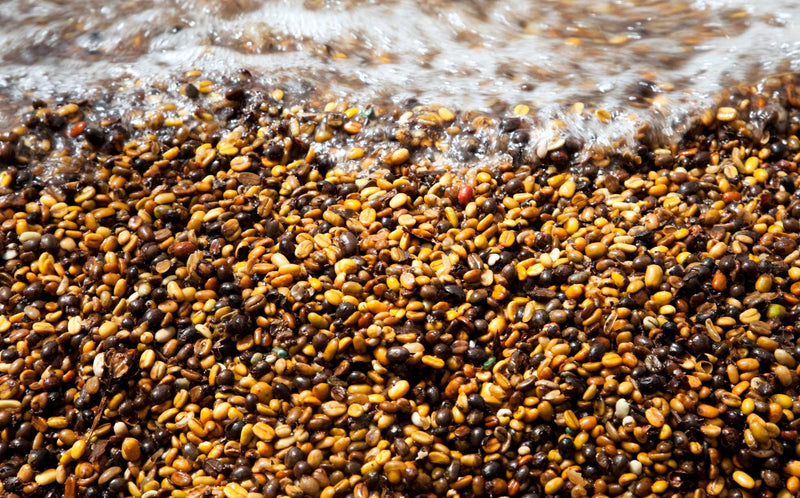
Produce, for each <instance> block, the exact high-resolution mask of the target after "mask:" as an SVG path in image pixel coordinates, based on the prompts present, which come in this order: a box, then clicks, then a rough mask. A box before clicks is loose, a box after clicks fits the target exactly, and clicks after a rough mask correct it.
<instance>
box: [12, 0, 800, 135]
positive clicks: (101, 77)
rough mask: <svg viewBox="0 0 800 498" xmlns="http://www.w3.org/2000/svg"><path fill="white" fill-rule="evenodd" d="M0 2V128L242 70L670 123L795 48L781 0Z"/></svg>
mask: <svg viewBox="0 0 800 498" xmlns="http://www.w3.org/2000/svg"><path fill="white" fill-rule="evenodd" d="M0 5H2V7H3V8H2V9H0V11H2V12H3V14H0V24H2V25H3V26H4V28H3V29H2V32H0V47H2V48H0V60H2V62H3V64H2V67H0V95H1V96H2V98H3V99H4V100H5V102H6V110H5V111H0V119H2V120H3V121H7V120H8V118H9V116H8V114H9V112H13V110H15V109H16V108H17V107H18V106H19V105H20V104H23V103H27V101H29V100H30V98H31V97H32V96H35V97H51V96H53V95H64V94H68V95H72V96H80V95H82V94H89V95H91V91H92V90H95V91H97V90H102V91H108V90H113V91H119V90H122V89H125V88H129V87H131V86H136V85H140V84H141V83H142V82H143V81H144V82H149V83H152V82H161V83H166V82H170V81H173V80H174V79H175V78H176V76H178V75H180V74H182V73H183V72H185V71H188V70H200V71H202V72H203V73H204V74H208V75H215V76H218V77H225V76H231V75H234V74H236V73H237V72H238V71H240V70H242V69H247V70H249V71H250V72H251V73H252V74H254V75H255V76H256V78H257V79H258V80H259V81H261V82H262V83H265V84H268V85H283V86H286V87H288V88H289V89H295V90H297V91H298V92H299V93H303V92H304V91H307V90H312V89H313V90H316V92H312V93H317V94H319V93H321V92H322V91H324V90H331V91H333V92H334V93H335V94H336V95H339V96H341V97H345V98H347V99H348V100H350V101H353V102H359V103H365V102H373V101H378V100H388V101H391V102H393V103H396V104H400V105H403V104H405V103H406V102H407V101H408V99H410V98H413V99H415V100H416V101H419V102H423V103H440V104H444V105H450V106H454V107H457V108H462V109H466V108H473V109H483V110H488V109H498V108H499V107H501V105H500V104H499V103H503V104H511V105H516V104H526V105H528V106H529V107H530V109H531V112H532V114H535V115H541V116H552V115H554V114H559V112H560V111H561V110H563V109H565V108H566V107H568V106H569V105H572V104H574V103H575V102H582V103H585V104H587V105H594V106H598V107H602V108H605V109H611V110H614V109H617V110H622V111H623V112H625V113H632V114H634V115H637V116H642V115H645V116H647V117H648V118H649V117H650V116H652V115H653V114H655V115H657V116H663V115H668V116H674V119H672V118H671V119H672V120H676V121H677V120H680V119H682V118H683V116H684V115H685V113H686V112H687V111H688V110H690V109H692V108H693V106H695V105H696V104H697V103H698V102H703V101H705V99H707V98H708V96H711V95H715V94H716V93H718V92H719V91H720V90H721V89H722V88H724V87H726V86H728V85H730V84H731V83H733V82H737V81H747V80H753V79H755V78H759V77H762V76H765V75H767V74H770V73H774V72H779V71H785V70H791V69H797V67H796V66H797V65H798V64H797V63H796V62H792V61H796V60H798V57H797V55H798V52H800V45H799V44H798V40H797V39H796V36H795V35H794V33H796V32H797V27H798V26H797V24H798V21H797V19H800V12H798V11H800V6H798V5H797V4H796V3H795V2H790V1H787V0H770V1H766V2H759V3H758V4H757V5H756V4H752V3H750V2H743V1H729V2H723V1H698V2H686V1H680V2H670V1H660V0H657V1H647V2H631V1H616V2H575V1H566V0H553V1H543V2H512V1H500V2H483V1H477V0H476V1H469V2H450V1H422V0H418V1H410V0H406V1H403V0H397V1H391V2H363V1H357V2H356V1H354V2H346V1H306V2H266V3H263V4H262V3H261V2H255V1H252V0H238V1H226V2H207V1H201V0H193V1H192V0H185V1H170V2H154V1H144V2H114V3H111V4H107V2H102V1H98V0H89V1H87V2H81V3H80V4H77V3H72V2H62V1H17V2H2V3H0ZM3 118H4V119H3ZM667 121H670V119H667ZM0 122H2V121H0ZM667 124H668V123H667Z"/></svg>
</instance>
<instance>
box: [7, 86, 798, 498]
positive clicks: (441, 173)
mask: <svg viewBox="0 0 800 498" xmlns="http://www.w3.org/2000/svg"><path fill="white" fill-rule="evenodd" d="M194 76H195V77H194V79H191V78H190V79H189V80H187V81H186V83H185V84H184V86H183V87H182V90H181V98H180V99H178V98H176V102H175V103H173V102H168V101H167V100H166V99H164V100H163V101H157V102H154V101H153V100H152V99H149V100H147V102H143V104H142V105H143V107H142V110H141V112H132V113H130V115H126V116H124V117H114V116H112V115H110V114H106V113H104V112H103V111H102V109H101V108H102V106H95V105H94V103H93V102H80V103H74V102H61V103H55V102H41V101H38V102H36V103H35V105H34V109H33V111H31V112H30V113H29V114H27V115H26V116H24V118H23V119H22V120H21V122H20V123H19V125H18V126H17V127H15V128H13V129H11V130H8V131H6V132H4V133H3V134H2V135H0V163H2V165H3V168H2V172H0V247H1V248H2V259H3V267H2V271H0V339H2V352H0V373H2V376H0V462H1V463H0V486H2V493H3V494H4V495H5V496H44V497H56V496H67V497H76V496H87V497H100V496H102V497H111V496H119V495H125V496H134V497H148V498H149V497H157V496H158V497H160V496H168V495H171V496H176V497H200V496H223V495H224V496H225V497H227V498H236V497H242V498H245V497H248V498H257V497H275V496H290V497H296V498H300V497H303V496H323V497H326V498H332V497H334V496H341V497H345V496H355V497H366V496H382V495H396V496H410V495H425V494H427V495H438V496H445V495H449V496H456V495H458V496H500V495H509V496H524V497H535V496H544V495H550V496H573V497H580V496H622V495H625V496H642V497H643V496H650V495H652V494H656V495H663V496H676V495H677V496H683V495H691V494H692V493H695V495H696V491H697V490H700V491H699V492H700V493H703V492H704V493H705V494H707V495H709V496H728V497H745V496H777V497H788V496H797V495H798V494H799V493H800V444H798V443H800V440H798V428H800V422H799V421H800V418H798V416H799V415H800V398H799V397H798V392H797V386H798V370H797V369H798V358H800V344H798V337H797V334H796V332H795V327H796V324H797V322H798V320H800V258H798V256H800V252H799V251H798V247H797V238H798V234H800V199H798V197H797V195H796V188H797V185H798V173H797V162H798V160H800V140H798V138H797V136H796V135H797V133H798V129H800V101H798V99H797V97H796V93H797V87H796V83H797V82H796V80H795V79H794V78H793V77H792V76H783V77H780V78H772V79H769V80H766V81H765V82H762V84H761V85H759V86H753V87H748V86H742V87H738V88H735V89H734V90H733V91H732V92H731V94H730V95H729V96H726V97H725V98H723V99H722V102H721V103H720V105H719V106H718V108H715V109H708V110H707V111H706V112H704V113H702V114H701V115H700V116H699V117H698V119H697V122H696V123H695V124H694V126H693V127H692V128H691V130H690V131H689V132H688V133H687V134H686V136H685V137H684V138H683V139H682V141H681V142H680V143H678V144H675V145H661V144H652V143H648V141H647V138H646V137H647V133H646V129H645V128H646V127H643V132H642V136H641V143H640V144H638V145H634V146H632V145H630V144H628V145H627V146H626V145H625V144H620V146H619V148H618V149H615V150H603V151H595V153H593V154H591V155H584V154H580V153H579V151H580V150H583V148H582V145H583V144H575V143H574V142H573V141H571V140H569V139H567V138H561V137H560V136H558V135H555V136H554V137H553V138H552V139H550V140H549V141H548V142H538V143H537V142H535V141H534V140H533V139H532V138H531V137H532V136H533V135H534V134H532V132H533V131H534V130H533V127H535V126H536V123H533V122H532V121H530V120H528V119H526V118H523V117H520V116H493V115H491V114H481V113H474V112H459V111H457V110H451V109H446V108H440V107H435V106H429V107H426V106H419V107H413V108H409V109H393V108H371V109H359V108H351V107H348V106H347V105H345V104H342V103H338V102H318V101H313V100H312V101H308V102H306V103H305V104H304V105H292V104H290V103H289V102H288V101H287V100H288V99H286V98H285V96H284V94H283V92H282V91H280V90H272V91H268V90H265V89H263V88H259V87H257V86H255V85H251V84H248V83H247V82H246V81H245V82H243V83H241V84H238V85H230V86H228V87H225V88H219V87H216V86H215V84H214V83H213V82H211V81H204V80H200V79H199V76H198V75H194ZM149 104H153V105H154V106H155V107H154V108H148V107H147V105H149ZM487 137H491V140H490V139H489V138H487ZM490 142H491V143H490ZM489 152H491V153H492V155H494V156H495V157H499V158H501V160H498V161H496V162H494V163H491V164H489V162H488V161H487V160H486V158H487V156H488V153H489ZM465 164H468V165H469V166H470V167H469V168H468V169H467V171H461V169H462V168H461V165H465Z"/></svg>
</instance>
